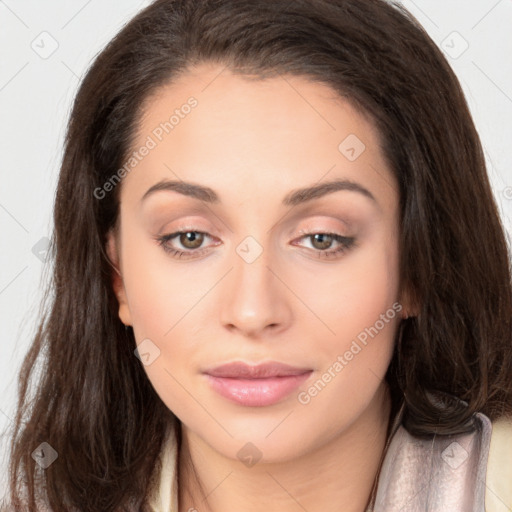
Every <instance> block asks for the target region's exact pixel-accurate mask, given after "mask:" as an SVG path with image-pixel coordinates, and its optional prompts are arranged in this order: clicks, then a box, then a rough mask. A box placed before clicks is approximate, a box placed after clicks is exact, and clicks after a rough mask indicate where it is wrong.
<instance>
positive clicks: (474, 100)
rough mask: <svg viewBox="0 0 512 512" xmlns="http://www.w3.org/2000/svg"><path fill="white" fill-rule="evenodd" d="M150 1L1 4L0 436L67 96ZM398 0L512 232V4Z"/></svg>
mask: <svg viewBox="0 0 512 512" xmlns="http://www.w3.org/2000/svg"><path fill="white" fill-rule="evenodd" d="M148 3H149V2H141V1H140V0H123V1H122V2H120V1H117V2H114V1H113V0H108V1H107V0H101V1H100V0H72V1H71V0H66V1H64V0H60V1H59V0H51V1H50V0H46V1H44V2H42V1H41V0H0V51H1V58H0V108H1V110H0V111H1V122H0V141H1V146H0V148H1V152H0V155H1V160H0V173H1V176H0V229H1V244H2V245H1V247H2V250H1V251H0V315H1V317H0V329H1V331H0V332H1V341H0V429H1V430H2V432H4V430H5V429H6V428H8V427H9V425H10V424H11V418H12V417H13V412H14V405H15V398H16V386H17V383H16V375H17V372H18V369H19V366H20V364H21V361H22V358H23V356H24V355H25V353H26V351H27V349H28V346H29V343H30V341H31V337H32V335H33V332H34V330H35V328H36V320H37V308H38V303H39V300H40V297H41V291H42V285H43V279H44V278H45V276H44V275H43V274H42V272H43V269H44V263H43V261H42V259H44V258H41V257H37V256H36V255H35V254H34V253H33V251H32V248H33V247H34V246H35V245H36V244H38V243H39V244H43V245H44V242H40V240H41V239H42V238H44V237H48V238H49V237H51V231H52V220H51V215H52V206H53V199H54V193H55V187H56V180H57V176H58V171H59V165H60V161H61V155H62V153H61V151H62V143H63V136H64V132H65V125H66V121H67V116H68V114H69V110H70V105H71V102H72V100H73V97H74V94H75V92H76V89H77V86H78V83H79V80H80V78H81V77H82V76H83V74H84V72H85V71H86V69H87V67H88V66H89V64H90V62H91V60H92V59H93V58H94V57H95V56H96V55H97V53H98V52H99V51H100V50H101V49H102V48H103V47H104V46H105V44H106V43H107V42H108V41H109V40H110V39H111V38H112V37H113V36H114V34H115V33H116V32H117V31H118V30H119V29H120V28H121V26H122V25H124V24H125V23H126V22H127V21H128V20H129V19H130V18H131V17H132V16H133V15H134V14H135V13H136V12H137V11H138V10H140V9H141V8H142V7H144V6H145V5H147V4H148ZM402 3H403V4H404V5H405V6H406V7H407V8H408V9H409V10H410V11H411V12H412V13H413V14H414V15H415V16H416V17H417V18H418V20H419V21H420V22H421V23H422V25H423V26H424V27H425V29H426V30H427V31H428V32H429V34H430V36H431V37H432V39H433V40H434V41H435V42H436V43H437V44H438V45H439V46H440V47H441V48H443V49H444V50H445V52H446V53H447V58H448V60H449V62H450V63H451V65H452V67H453V68H454V70H455V72H456V73H457V75H458V77H459V79H460V81H461V84H462V87H463V89H464V91H465V93H466V97H467V99H468V102H469V105H470V108H471V111H472V113H473V116H474V119H475V123H476V126H477V128H478V131H479V133H480V136H481V139H482V142H483V145H484V148H485V152H486V158H487V162H488V172H489V176H490V179H491V182H492V185H493V190H494V193H495V196H496V198H497V201H498V204H499V206H500V209H501V213H502V216H503V220H504V223H505V226H506V229H507V230H508V233H509V235H508V236H509V239H510V236H511V233H512V220H511V219H512V58H510V56H511V55H512V31H511V27H512V1H511V0H470V1H468V0H449V1H447V0H414V1H412V0H404V1H403V2H402ZM43 32H47V34H42V33H43ZM454 32H456V34H454ZM52 45H53V46H56V45H58V47H56V49H55V51H54V52H53V53H52V54H51V55H49V56H47V55H44V52H50V51H51V50H52V49H53V48H52ZM466 45H468V48H467V49H466V50H465V51H464V52H463V53H462V51H463V50H464V48H465V46H466ZM33 48H35V49H33ZM38 52H39V53H38ZM41 54H43V55H42V56H41ZM459 54H460V55H459ZM507 55H508V57H507ZM43 57H46V58H43ZM425 86H426V87H428V86H429V84H425ZM440 121H441V120H440ZM8 445H9V439H8V437H7V436H6V437H4V438H3V440H2V444H1V446H0V454H2V455H0V495H2V494H3V492H2V489H3V488H4V485H5V484H4V483H3V479H4V478H5V476H4V474H5V469H6V463H7V459H6V455H5V452H6V450H7V447H8ZM2 457H3V458H2Z"/></svg>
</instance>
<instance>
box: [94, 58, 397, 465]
mask: <svg viewBox="0 0 512 512" xmlns="http://www.w3.org/2000/svg"><path fill="white" fill-rule="evenodd" d="M171 116H173V117H171ZM166 123H167V124H166ZM144 148H146V149H144ZM132 149H133V151H134V152H135V153H133V154H132V156H131V158H132V160H127V165H126V166H125V173H121V174H120V176H123V175H124V177H123V179H122V181H121V183H120V184H119V185H117V186H121V187H122V189H121V196H120V230H119V233H118V236H117V237H116V238H114V237H111V238H110V239H109V251H110V255H111V257H112V259H113V260H114V261H115V262H116V263H117V266H118V268H119V270H120V274H121V276H122V281H121V279H120V278H119V277H116V279H115V283H114V286H115V289H116V293H117V296H118V299H119V316H120V318H121V320H122V321H123V322H124V323H125V324H127V325H132V326H133V331H134V334H135V339H136V342H137V344H138V345H140V347H139V352H140V354H139V356H140V358H141V360H142V361H143V363H144V369H145V371H146V373H147V376H148V378H149V380H150V382H151V384H152V385H153V387H154V389H155V390H156V392H157V393H158V395H159V396H160V397H161V399H162V400H163V402H164V403H165V404H166V405H167V406H168V407H169V409H171V410H172V411H173V412H174V414H175V415H176V416H177V417H178V418H179V419H180V420H181V422H182V424H183V427H184V428H185V429H187V432H188V433H189V435H191V436H195V438H196V439H198V440H201V441H202V442H203V443H207V444H208V445H209V446H210V447H212V448H213V449H215V450H217V451H218V452H220V453H222V454H224V455H225V456H227V457H231V458H235V457H241V455H240V454H239V455H237V453H238V452H239V450H240V449H241V448H242V447H244V446H245V448H244V450H246V451H247V450H249V451H250V450H255V453H256V449H255V448H254V447H253V446H252V445H254V446H255V447H257V450H258V451H257V453H258V457H259V456H262V457H263V459H264V460H267V461H277V460H286V459H290V458H293V457H296V456H299V455H300V454H304V453H306V452H308V451H310V450H313V449H315V448H319V447H320V446H322V444H324V443H326V442H327V441H328V440H329V439H332V438H334V437H335V436H338V435H340V434H343V433H344V432H348V431H349V430H350V429H353V428H355V427H356V426H357V425H358V422H360V421H362V418H364V417H365V416H366V417H367V415H368V411H370V410H372V409H375V407H376V404H378V403H380V402H382V401H383V396H384V395H383V393H382V390H383V389H384V384H383V379H384V375H385V373H386V370H387V367H388V365H389V362H390V359H391V356H392V350H393V344H394V343H393V342H394V337H395V333H396V329H397V327H398V323H399V321H400V318H401V315H402V313H403V312H401V309H402V307H404V308H405V307H406V304H404V303H403V302H402V300H401V297H399V296H398V293H399V275H398V258H399V254H398V199H399V198H398V193H397V184H396V181H395V179H394V177H393V175H392V173H391V171H390V169H389V167H388V166H387V164H386V162H385V160H384V158H383V155H382V153H381V150H380V147H379V139H378V134H377V131H376V129H375V128H374V126H373V125H372V124H370V123H369V121H367V120H366V119H365V118H363V117H362V116H361V115H360V114H359V113H358V111H356V110H355V109H354V108H352V107H351V105H350V104H348V103H347V102H345V101H344V100H341V99H339V98H337V97H336V95H335V93H334V91H333V90H331V89H330V88H328V87H327V86H325V85H321V84H319V83H314V82H311V81H308V80H307V79H305V78H299V77H289V76H286V77H284V76H283V77H279V78H272V79H268V80H265V81H261V80H254V79H253V80H248V79H247V78H242V77H239V76H236V75H234V74H231V73H230V72H229V71H228V70H224V71H222V68H220V67H214V66H206V65H202V66H200V67H196V68H195V69H194V71H193V72H189V73H187V74H186V75H184V76H182V77H181V78H180V79H179V80H178V81H176V82H175V83H174V84H172V85H169V86H167V87H165V88H162V89H160V91H159V93H158V95H156V96H154V97H152V98H151V100H150V101H149V102H148V103H147V108H146V110H145V113H144V115H143V117H142V120H141V125H140V130H139V131H138V135H137V138H136V141H135V144H134V145H133V148H132ZM334 182H337V183H338V184H337V185H332V183H334ZM162 183H163V184H164V185H160V186H159V188H156V189H153V190H152V191H151V190H150V189H152V187H154V186H155V185H156V184H162ZM165 183H167V185H165ZM172 183H174V185H173V184H172ZM188 184H191V186H189V185H188ZM192 185H193V186H194V187H195V188H192ZM203 188H205V189H207V190H206V191H204V190H203ZM107 189H109V187H108V185H107V186H106V187H105V188H104V190H107ZM193 192H194V194H193ZM107 193H113V192H111V191H108V192H107ZM98 200H101V199H98ZM178 231H183V232H184V234H183V235H181V236H180V235H177V236H174V237H169V236H167V235H172V234H175V233H176V232H178ZM187 233H188V235H187ZM315 235H316V236H315ZM165 236H167V239H165V238H164V239H161V240H160V242H163V244H161V243H160V242H159V241H158V238H160V237H165ZM174 251H177V253H174ZM135 357H136V355H134V358H135ZM231 362H243V363H246V364H247V365H251V366H252V365H258V364H260V363H267V362H277V363H282V364H285V365H289V366H291V367H293V368H295V371H294V370H292V374H293V375H294V376H290V375H288V376H287V377H286V376H284V373H285V372H283V371H281V370H279V368H278V369H277V370H276V368H274V373H272V371H271V375H272V378H268V377H267V378H263V377H264V376H262V375H256V374H254V375H251V377H260V378H257V379H255V378H252V379H251V380H247V379H244V378H243V377H244V375H243V374H241V375H240V374H238V378H234V377H235V376H236V374H234V373H233V372H229V371H228V373H227V375H228V376H227V377H224V378H213V377H212V373H214V372H213V369H214V368H216V367H218V366H220V365H223V364H225V363H231ZM136 363H137V364H142V363H140V362H139V361H138V360H137V361H136ZM208 372H209V374H208ZM245 377H247V376H245ZM248 442H250V443H252V445H246V443H248ZM241 453H243V452H241Z"/></svg>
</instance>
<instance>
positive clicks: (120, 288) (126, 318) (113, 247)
mask: <svg viewBox="0 0 512 512" xmlns="http://www.w3.org/2000/svg"><path fill="white" fill-rule="evenodd" d="M106 250H107V255H108V257H109V259H110V263H111V266H112V274H111V275H112V280H111V283H112V289H113V291H114V293H115V295H116V297H117V301H118V303H119V319H120V320H121V322H123V324H124V325H132V323H131V315H130V308H129V306H128V299H127V296H126V290H125V287H124V282H123V277H122V275H121V271H120V265H119V262H120V259H119V252H118V242H117V240H116V236H115V233H114V232H113V231H112V230H111V231H109V233H108V235H107V247H106Z"/></svg>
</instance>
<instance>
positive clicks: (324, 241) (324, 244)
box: [310, 233, 334, 250]
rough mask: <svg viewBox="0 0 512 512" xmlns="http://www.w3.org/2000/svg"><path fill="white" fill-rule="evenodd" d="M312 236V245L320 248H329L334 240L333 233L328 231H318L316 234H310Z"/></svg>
mask: <svg viewBox="0 0 512 512" xmlns="http://www.w3.org/2000/svg"><path fill="white" fill-rule="evenodd" d="M310 237H311V240H312V242H311V245H313V247H314V248H315V249H318V250H324V249H329V247H330V246H331V245H332V242H333V240H334V237H333V236H332V235H329V234H326V233H317V234H315V235H310Z"/></svg>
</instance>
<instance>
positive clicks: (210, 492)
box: [178, 383, 391, 512]
mask: <svg viewBox="0 0 512 512" xmlns="http://www.w3.org/2000/svg"><path fill="white" fill-rule="evenodd" d="M390 411H391V398H390V394H389V390H388V387H387V385H386V384H385V383H383V385H382V386H381V388H379V391H378V392H377V393H376V395H375V396H374V398H373V400H372V402H371V403H370V404H369V406H368V407H367V408H366V410H365V411H364V412H363V414H362V415H361V416H359V418H357V419H356V421H354V422H353V423H352V424H351V425H350V426H349V427H348V428H347V429H345V430H343V431H341V432H339V433H338V434H337V435H336V436H335V437H333V438H332V439H329V440H328V441H327V442H325V443H324V444H322V445H320V447H319V448H318V449H317V450H315V451H313V452H310V453H307V454H306V455H303V456H301V457H299V458H294V459H290V460H287V461H286V462H280V463H258V464H256V465H254V466H252V467H245V466H244V465H243V464H240V461H238V460H233V459H230V458H226V457H224V456H223V455H222V454H220V453H218V452H217V451H216V450H214V449H213V448H212V447H210V446H209V445H208V444H206V443H205V442H204V441H203V440H201V439H199V438H198V437H197V436H195V435H194V433H192V432H190V431H189V430H188V429H187V428H186V427H185V426H184V425H182V432H183V436H182V443H181V447H180V457H179V468H178V475H179V485H178V489H179V512H188V511H194V510H195V511H196V512H235V511H239V510H244V511H246V512H261V511H265V512H274V511H275V512H277V511H279V512H292V511H293V512H297V511H300V510H301V509H302V510H307V511H308V512H320V511H321V512H335V511H336V512H338V511H339V510H340V508H342V509H343V511H344V512H364V511H365V510H366V508H367V507H368V505H369V503H370V499H371V494H372V490H373V488H374V484H375V482H376V478H377V476H378V471H379V469H380V465H381V462H382V457H383V453H384V449H385V444H386V433H387V428H388V422H389V420H390Z"/></svg>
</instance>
